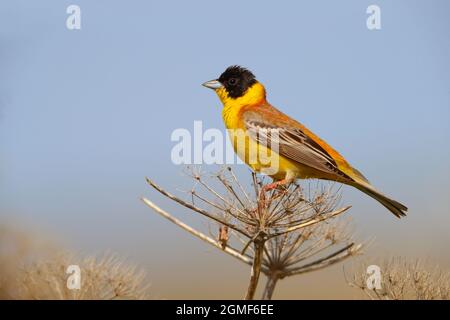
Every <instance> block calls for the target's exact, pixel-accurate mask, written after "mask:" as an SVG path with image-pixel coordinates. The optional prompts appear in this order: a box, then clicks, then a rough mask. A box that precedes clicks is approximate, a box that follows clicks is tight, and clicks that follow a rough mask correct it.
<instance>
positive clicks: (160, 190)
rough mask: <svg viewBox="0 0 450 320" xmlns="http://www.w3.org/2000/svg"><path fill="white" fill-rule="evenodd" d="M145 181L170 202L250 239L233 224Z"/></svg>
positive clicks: (151, 182) (148, 180)
mask: <svg viewBox="0 0 450 320" xmlns="http://www.w3.org/2000/svg"><path fill="white" fill-rule="evenodd" d="M145 179H146V180H147V183H148V184H149V185H150V186H152V187H153V188H154V189H155V190H157V191H159V192H160V193H161V194H163V195H164V196H166V197H167V198H169V199H171V200H173V201H175V202H177V203H179V204H181V205H182V206H184V207H186V208H188V209H191V210H193V211H195V212H198V213H200V214H202V215H204V216H206V217H208V218H210V219H212V220H214V221H216V222H219V223H221V224H223V225H225V226H227V227H229V228H230V229H233V230H235V231H237V232H239V233H241V234H242V235H244V236H246V237H248V238H251V236H250V235H249V234H247V232H245V231H244V230H243V229H241V228H239V227H238V226H236V225H234V224H231V223H228V222H226V221H225V220H222V219H220V218H218V217H216V216H214V215H212V214H210V213H209V212H207V211H205V210H203V209H201V208H198V207H196V206H194V205H192V204H190V203H188V202H186V201H183V200H181V199H180V198H177V197H176V196H174V195H172V194H170V193H168V192H167V191H165V190H164V189H162V188H161V187H160V186H158V185H157V184H156V183H154V182H153V181H152V180H150V179H149V178H145Z"/></svg>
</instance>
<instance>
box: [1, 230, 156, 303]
mask: <svg viewBox="0 0 450 320" xmlns="http://www.w3.org/2000/svg"><path fill="white" fill-rule="evenodd" d="M0 240H1V241H0V275H1V277H0V298H1V299H37V300H42V299H64V300H66V299H76V300H78V299H96V300H97V299H102V300H108V299H145V298H148V294H147V286H146V284H145V277H144V273H143V272H142V271H139V270H138V269H137V268H136V267H134V266H132V265H130V264H129V263H127V262H125V261H124V260H123V259H120V258H118V257H117V256H116V255H113V254H106V255H104V256H103V257H101V258H95V257H77V256H76V255H73V254H69V253H63V252H62V251H61V250H60V249H58V248H57V247H56V246H55V245H54V244H53V243H51V242H50V241H48V242H43V243H42V244H39V245H37V244H36V243H38V242H40V240H41V238H40V237H39V235H34V234H33V235H31V236H30V232H20V231H16V230H13V229H11V228H8V227H5V226H0ZM44 243H45V244H44ZM55 252H59V253H55ZM71 265H76V266H78V267H79V271H81V273H80V278H79V279H80V280H81V281H80V286H79V288H78V289H76V288H70V286H68V278H69V277H70V274H68V273H67V271H68V267H69V266H71Z"/></svg>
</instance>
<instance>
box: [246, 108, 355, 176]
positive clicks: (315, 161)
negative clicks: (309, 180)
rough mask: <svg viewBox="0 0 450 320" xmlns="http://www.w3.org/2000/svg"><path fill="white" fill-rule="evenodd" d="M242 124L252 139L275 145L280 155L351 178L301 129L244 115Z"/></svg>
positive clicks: (269, 145)
mask: <svg viewBox="0 0 450 320" xmlns="http://www.w3.org/2000/svg"><path fill="white" fill-rule="evenodd" d="M244 124H245V127H246V130H247V132H248V133H249V136H250V137H251V138H252V139H253V140H255V141H257V142H258V143H261V144H263V145H266V146H268V147H271V146H272V147H273V146H275V145H276V146H277V147H278V150H277V151H278V153H279V154H280V155H282V156H284V157H286V158H288V159H290V160H293V161H295V162H298V163H301V164H303V165H306V166H309V167H311V168H314V169H317V170H320V171H323V172H326V173H329V174H335V175H338V176H341V177H345V178H348V179H351V178H350V177H348V176H347V175H346V174H345V173H343V172H342V171H341V170H339V168H338V166H337V164H336V161H335V160H334V159H333V158H332V157H331V156H330V155H329V154H328V153H327V151H326V150H325V149H323V148H322V147H321V146H320V145H319V144H318V143H316V142H315V141H314V140H312V139H311V138H310V137H308V136H307V135H306V134H305V133H304V132H303V131H302V130H301V129H299V128H296V127H292V126H287V125H286V126H284V125H283V126H276V125H274V124H271V123H269V122H268V121H265V120H264V119H262V118H258V119H252V118H251V117H248V116H245V115H244Z"/></svg>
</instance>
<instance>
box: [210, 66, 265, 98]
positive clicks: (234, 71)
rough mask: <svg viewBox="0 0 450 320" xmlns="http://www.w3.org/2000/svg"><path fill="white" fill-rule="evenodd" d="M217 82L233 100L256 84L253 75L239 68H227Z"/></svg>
mask: <svg viewBox="0 0 450 320" xmlns="http://www.w3.org/2000/svg"><path fill="white" fill-rule="evenodd" d="M217 80H219V82H220V83H221V84H222V85H223V86H224V87H225V90H226V91H227V93H228V95H229V96H230V97H231V98H234V99H236V98H239V97H242V96H243V95H244V94H245V92H246V91H247V89H248V88H250V87H251V86H252V85H254V84H255V83H256V82H257V81H256V79H255V76H254V75H253V73H251V72H250V71H249V70H247V69H245V68H243V67H240V66H231V67H228V68H227V70H225V72H224V73H222V74H221V75H220V77H219V79H217Z"/></svg>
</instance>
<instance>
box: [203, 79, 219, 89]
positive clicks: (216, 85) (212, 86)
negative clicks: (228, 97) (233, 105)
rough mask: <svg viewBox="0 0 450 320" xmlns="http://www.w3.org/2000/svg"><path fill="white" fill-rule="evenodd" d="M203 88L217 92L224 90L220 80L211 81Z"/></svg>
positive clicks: (204, 84)
mask: <svg viewBox="0 0 450 320" xmlns="http://www.w3.org/2000/svg"><path fill="white" fill-rule="evenodd" d="M202 86H204V87H207V88H210V89H213V90H216V89H219V88H222V87H223V84H221V83H220V82H219V81H218V80H210V81H206V82H205V83H203V84H202Z"/></svg>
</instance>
